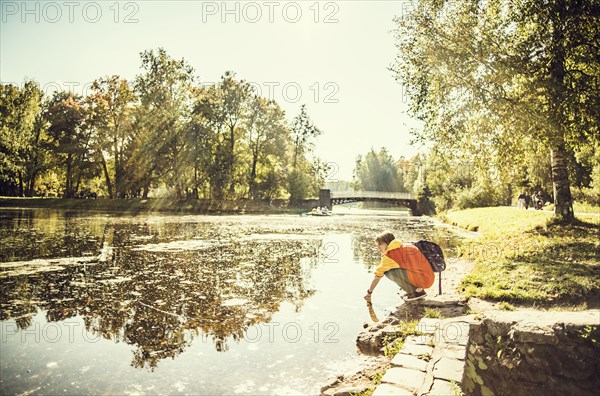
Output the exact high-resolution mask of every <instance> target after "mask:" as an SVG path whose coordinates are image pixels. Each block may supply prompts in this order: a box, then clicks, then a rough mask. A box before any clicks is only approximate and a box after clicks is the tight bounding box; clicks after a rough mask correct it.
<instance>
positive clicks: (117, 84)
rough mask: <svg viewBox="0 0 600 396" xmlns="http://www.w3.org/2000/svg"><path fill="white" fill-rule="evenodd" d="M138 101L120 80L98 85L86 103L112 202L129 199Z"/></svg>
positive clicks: (102, 81)
mask: <svg viewBox="0 0 600 396" xmlns="http://www.w3.org/2000/svg"><path fill="white" fill-rule="evenodd" d="M135 99H136V97H135V94H134V93H133V90H132V89H131V87H130V86H129V84H128V82H127V81H126V80H124V79H122V78H120V77H119V76H111V77H104V78H100V79H97V80H96V81H94V82H93V84H92V93H91V94H90V95H89V96H88V98H87V99H86V102H87V105H88V107H89V109H90V125H91V126H92V127H93V128H94V130H95V133H94V141H95V144H94V147H95V152H96V154H97V157H98V159H99V162H100V164H101V166H102V170H103V173H104V177H105V180H106V186H107V189H108V194H109V197H110V198H113V197H117V198H123V197H124V196H125V188H126V185H125V180H124V177H125V163H126V162H127V160H128V158H127V157H126V155H127V151H126V147H127V145H128V144H130V142H131V140H132V139H133V134H134V133H135V131H134V130H133V129H132V110H133V106H134V101H135ZM107 156H108V158H107ZM109 159H112V161H113V163H114V172H109V169H108V165H107V161H108V160H109ZM111 173H112V175H111Z"/></svg>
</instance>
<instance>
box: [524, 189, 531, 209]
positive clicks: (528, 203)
mask: <svg viewBox="0 0 600 396" xmlns="http://www.w3.org/2000/svg"><path fill="white" fill-rule="evenodd" d="M530 205H531V196H530V195H529V192H526V193H525V210H527V209H529V206H530Z"/></svg>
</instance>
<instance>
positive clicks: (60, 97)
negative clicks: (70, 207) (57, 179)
mask: <svg viewBox="0 0 600 396" xmlns="http://www.w3.org/2000/svg"><path fill="white" fill-rule="evenodd" d="M86 117H87V115H86V110H85V108H84V107H83V105H82V104H81V98H80V97H79V96H76V95H73V94H72V93H69V92H56V93H55V94H54V96H53V97H52V100H51V101H50V104H49V106H48V110H47V112H46V120H47V121H48V122H49V124H50V126H49V128H48V132H49V135H50V137H51V139H52V145H53V149H54V151H55V153H56V154H57V155H58V156H60V157H61V158H62V162H63V163H64V166H65V189H64V197H65V198H73V197H74V196H75V192H76V190H77V184H78V182H77V181H78V180H79V176H80V175H81V173H82V170H83V169H84V168H85V167H86V165H87V164H86V162H87V155H88V154H89V142H90V133H89V132H90V129H89V128H88V126H87V125H86V123H85V121H86ZM76 172H78V173H79V174H78V175H77V177H75V176H76Z"/></svg>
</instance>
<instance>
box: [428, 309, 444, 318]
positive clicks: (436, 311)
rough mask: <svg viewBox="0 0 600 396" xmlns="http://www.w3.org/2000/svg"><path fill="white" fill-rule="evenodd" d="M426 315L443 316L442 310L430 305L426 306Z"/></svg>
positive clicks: (432, 316)
mask: <svg viewBox="0 0 600 396" xmlns="http://www.w3.org/2000/svg"><path fill="white" fill-rule="evenodd" d="M424 316H425V317H426V318H441V317H442V312H441V311H440V310H439V309H437V308H429V307H425V314H424Z"/></svg>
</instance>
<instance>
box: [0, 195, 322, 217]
mask: <svg viewBox="0 0 600 396" xmlns="http://www.w3.org/2000/svg"><path fill="white" fill-rule="evenodd" d="M317 205H318V200H314V202H313V200H306V201H304V202H302V203H301V204H299V205H289V202H288V201H286V200H273V201H271V202H267V201H266V200H262V201H252V200H238V201H225V200H221V201H219V200H209V199H190V200H184V201H177V200H174V199H167V198H148V199H141V198H130V199H101V198H100V199H75V198H15V197H0V207H3V208H27V209H29V208H40V209H60V210H75V211H97V212H122V213H127V214H138V213H146V212H167V213H196V214H234V213H237V214H252V213H256V214H259V213H281V214H285V213H290V214H297V213H302V212H306V211H308V210H310V209H311V208H312V207H314V206H317Z"/></svg>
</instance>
